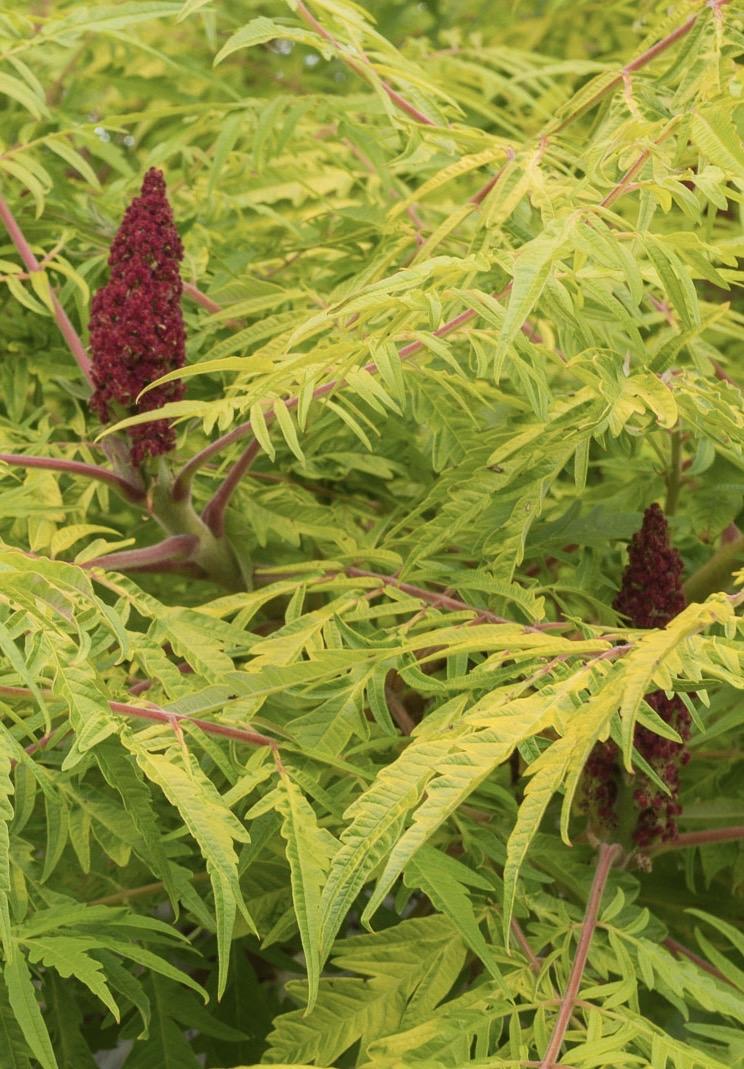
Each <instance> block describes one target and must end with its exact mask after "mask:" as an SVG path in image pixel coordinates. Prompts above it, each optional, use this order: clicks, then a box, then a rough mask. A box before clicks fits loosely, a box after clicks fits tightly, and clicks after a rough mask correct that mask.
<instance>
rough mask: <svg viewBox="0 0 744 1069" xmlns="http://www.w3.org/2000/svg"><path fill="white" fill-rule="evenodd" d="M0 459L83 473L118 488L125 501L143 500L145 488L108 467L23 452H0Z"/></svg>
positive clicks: (36, 466)
mask: <svg viewBox="0 0 744 1069" xmlns="http://www.w3.org/2000/svg"><path fill="white" fill-rule="evenodd" d="M0 461H3V462H4V463H5V464H13V465H14V466H15V467H18V468H43V469H45V470H47V471H64V472H67V473H68V474H70V475H84V476H85V477H86V478H88V479H98V480H99V481H100V482H104V483H108V484H109V486H112V487H113V488H114V489H115V490H118V491H119V493H120V494H122V495H123V496H124V497H125V498H126V499H127V501H132V502H135V503H138V502H142V501H144V500H145V490H144V487H142V486H137V485H136V484H135V483H132V482H130V481H129V480H128V479H125V478H123V476H121V475H117V474H116V473H115V472H113V471H109V469H108V468H101V467H99V466H98V465H97V464H86V463H84V462H83V461H81V460H65V459H63V458H61V457H29V456H25V455H24V454H23V453H0Z"/></svg>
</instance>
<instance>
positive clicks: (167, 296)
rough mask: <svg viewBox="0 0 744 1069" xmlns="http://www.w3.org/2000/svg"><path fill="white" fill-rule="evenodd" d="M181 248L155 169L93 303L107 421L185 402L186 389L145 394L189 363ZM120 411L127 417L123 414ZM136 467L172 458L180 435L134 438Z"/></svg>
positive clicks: (162, 424) (154, 427)
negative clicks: (152, 458) (155, 458)
mask: <svg viewBox="0 0 744 1069" xmlns="http://www.w3.org/2000/svg"><path fill="white" fill-rule="evenodd" d="M182 259H183V246H182V244H181V239H180V238H179V236H178V231H177V230H176V227H175V225H174V222H173V213H172V211H171V207H170V204H169V203H168V198H167V196H166V191H165V179H164V177H163V174H162V172H161V171H158V170H156V169H155V168H151V169H150V170H149V171H148V172H147V174H146V175H145V178H144V181H143V183H142V190H141V192H140V195H139V196H138V197H135V198H134V200H133V201H132V203H131V204H130V205H129V207H128V208H127V210H126V212H125V213H124V219H123V220H122V223H121V226H120V227H119V229H118V231H117V233H116V236H115V238H114V240H113V243H112V245H111V252H110V255H109V259H108V263H109V268H110V276H109V281H108V282H107V283H106V285H105V286H103V287H102V289H100V290H98V292H97V293H96V295H95V296H94V298H93V302H92V306H91V318H90V344H91V352H92V357H93V380H94V383H95V391H94V393H93V396H92V398H91V405H92V407H93V409H94V411H95V412H96V413H97V414H98V416H99V417H100V418H101V419H102V420H103V421H104V422H107V421H108V420H110V419H111V418H113V414H114V411H115V410H117V409H118V410H119V414H120V415H122V414H126V415H134V414H135V413H138V412H147V411H152V410H153V409H156V408H160V407H161V405H164V404H166V402H168V401H178V400H179V399H180V398H181V397H183V393H184V385H183V383H182V382H178V381H176V382H169V383H166V384H165V385H163V386H158V387H156V389H154V390H151V391H150V392H149V393H147V394H146V395H145V396H144V397H143V398H142V400H141V401H140V402H139V403H137V396H138V394H139V393H140V391H141V390H143V389H144V388H145V386H148V385H149V384H150V383H151V382H153V381H154V380H155V379H157V378H159V377H160V376H161V375H164V374H165V373H166V372H168V371H173V370H174V369H175V368H179V367H183V364H184V360H185V331H184V325H183V316H182V314H181V292H182V289H183V285H182V282H181V275H180V272H179V264H180V262H181V260H182ZM121 410H124V411H123V412H122V411H121ZM129 434H130V437H131V439H132V461H133V463H134V464H137V465H139V464H141V463H142V461H143V460H144V459H145V458H146V457H148V456H158V455H159V454H161V453H167V452H168V451H169V450H171V449H172V448H173V446H174V444H175V435H174V432H173V429H172V427H171V426H170V424H169V423H168V421H167V420H154V421H153V422H152V423H144V424H142V425H140V426H138V427H132V428H130V431H129Z"/></svg>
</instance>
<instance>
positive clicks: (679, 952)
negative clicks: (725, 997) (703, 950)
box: [663, 936, 738, 990]
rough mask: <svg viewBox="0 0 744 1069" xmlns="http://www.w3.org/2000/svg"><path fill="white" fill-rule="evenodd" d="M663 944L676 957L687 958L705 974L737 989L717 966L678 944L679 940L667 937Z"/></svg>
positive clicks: (682, 944)
mask: <svg viewBox="0 0 744 1069" xmlns="http://www.w3.org/2000/svg"><path fill="white" fill-rule="evenodd" d="M663 942H664V946H665V947H666V948H667V950H671V952H672V954H674V955H675V957H677V958H687V960H688V961H692V962H694V963H695V965H697V967H698V968H699V969H702V970H703V972H707V973H709V974H710V975H711V976H715V978H716V980H720V981H721V983H724V984H729V985H730V986H731V987H736V984H733V983H732V982H731V980H729V978H728V976H724V975H723V973H722V972H721V971H720V969H717V968H716V967H715V965H711V963H710V962H709V961H706V960H705V958H701V957H700V955H699V954H696V953H695V951H694V950H690V948H689V947H686V946H685V945H684V943H679V942H677V940H676V939H672V937H671V936H667V938H666V939H664V940H663ZM737 990H738V989H737Z"/></svg>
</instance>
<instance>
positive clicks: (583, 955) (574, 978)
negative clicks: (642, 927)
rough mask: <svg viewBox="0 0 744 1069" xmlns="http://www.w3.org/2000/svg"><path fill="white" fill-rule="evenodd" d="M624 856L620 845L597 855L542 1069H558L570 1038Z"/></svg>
mask: <svg viewBox="0 0 744 1069" xmlns="http://www.w3.org/2000/svg"><path fill="white" fill-rule="evenodd" d="M622 852H623V850H622V847H621V846H620V845H619V844H618V843H600V845H599V849H598V852H597V868H596V870H595V872H594V880H593V881H592V888H591V891H590V892H589V901H588V902H587V904H586V912H585V914H584V921H583V923H582V925H581V935H580V936H579V945H578V946H577V948H576V957H575V958H574V963H573V966H572V968H571V974H570V976H569V978H568V984H567V986H566V990H565V993H564V995H563V998H562V999H561V1004H560V1009H559V1011H558V1019H557V1020H556V1022H555V1026H554V1028H553V1035H552V1036H551V1037H550V1043H549V1044H548V1049H547V1050H546V1052H545V1057H544V1058H543V1060H542V1061H541V1062H540V1069H555V1065H556V1059H557V1057H558V1053H559V1051H560V1049H561V1044H562V1043H563V1037H564V1036H565V1034H566V1030H567V1029H568V1025H569V1022H570V1020H571V1014H572V1013H573V1009H574V1005H575V1003H576V998H577V996H578V994H579V988H580V987H581V978H582V976H583V975H584V967H585V965H586V959H587V957H588V955H589V947H590V946H591V942H592V938H593V936H594V930H595V928H596V926H597V918H598V917H599V909H600V906H601V904H602V895H603V894H604V889H605V886H606V884H607V878H608V876H609V875H610V870H611V869H612V866H613V865H614V864H615V862H616V861H618V860H619V859H620V857H621V856H622Z"/></svg>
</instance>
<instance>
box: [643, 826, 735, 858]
mask: <svg viewBox="0 0 744 1069" xmlns="http://www.w3.org/2000/svg"><path fill="white" fill-rule="evenodd" d="M738 839H744V824H735V825H734V826H733V827H729V828H706V829H705V830H704V831H686V832H682V833H681V834H680V835H678V836H677V838H676V839H671V840H670V841H669V842H667V843H661V844H660V845H659V846H657V847H656V848H655V849H654V850H653V853H654V854H661V853H666V851H667V850H679V849H682V848H683V847H687V846H705V845H706V843H730V842H736V841H737V840H738Z"/></svg>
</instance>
